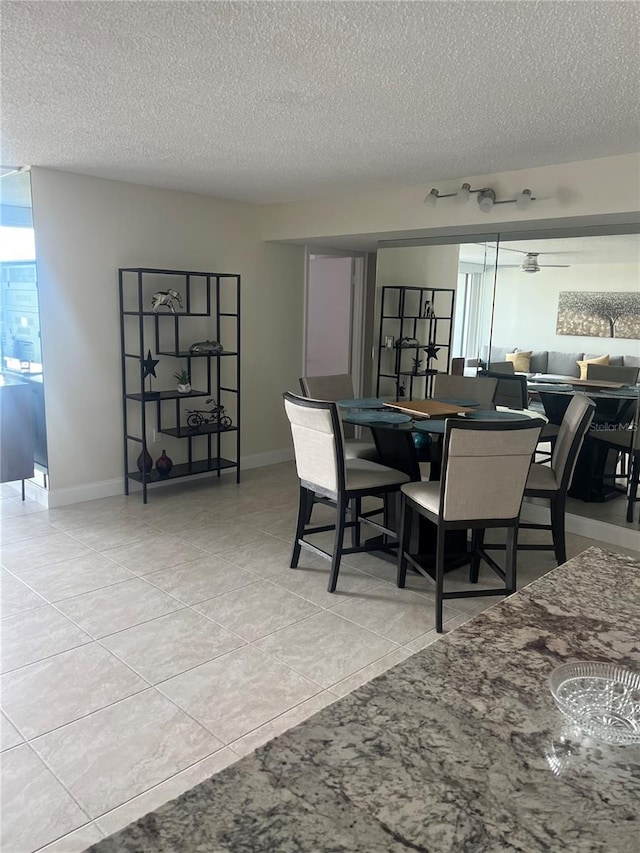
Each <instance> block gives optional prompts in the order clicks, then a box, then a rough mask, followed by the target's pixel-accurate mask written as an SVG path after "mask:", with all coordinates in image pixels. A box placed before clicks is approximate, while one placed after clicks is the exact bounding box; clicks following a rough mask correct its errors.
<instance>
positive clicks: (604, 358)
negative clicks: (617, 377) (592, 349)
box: [577, 355, 609, 379]
mask: <svg viewBox="0 0 640 853" xmlns="http://www.w3.org/2000/svg"><path fill="white" fill-rule="evenodd" d="M577 364H578V367H579V368H580V379H586V378H587V365H588V364H609V356H608V355H601V356H600V358H586V359H585V360H584V361H578V362H577Z"/></svg>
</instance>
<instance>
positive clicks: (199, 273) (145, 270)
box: [120, 267, 240, 278]
mask: <svg viewBox="0 0 640 853" xmlns="http://www.w3.org/2000/svg"><path fill="white" fill-rule="evenodd" d="M120 272H143V273H155V274H156V275H177V276H185V275H197V276H200V277H201V278H240V276H239V275H238V274H237V273H234V272H202V270H163V269H155V268H154V267H122V268H121V269H120Z"/></svg>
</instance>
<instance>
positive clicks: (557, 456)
mask: <svg viewBox="0 0 640 853" xmlns="http://www.w3.org/2000/svg"><path fill="white" fill-rule="evenodd" d="M595 409H596V406H595V403H594V402H593V400H590V399H589V398H588V397H587V396H586V395H585V394H574V395H573V397H572V398H571V402H570V403H569V405H568V407H567V410H566V412H565V414H564V417H563V419H562V423H561V424H560V429H559V430H558V436H557V438H556V440H555V444H554V446H553V453H552V456H551V465H550V466H548V465H541V464H539V463H536V464H535V465H532V466H531V470H530V471H529V476H528V477H527V485H526V487H525V491H524V494H525V497H530V498H545V499H547V500H548V501H549V511H550V514H551V524H528V523H527V524H525V523H523V524H521V527H524V528H528V529H530V530H550V531H551V536H552V540H553V544H552V545H521V546H520V547H521V549H523V550H527V551H551V550H552V551H555V555H556V559H557V561H558V565H560V564H561V563H564V562H566V559H567V546H566V541H565V525H564V516H565V504H566V500H567V491H568V490H569V486H570V485H571V480H572V478H573V472H574V471H575V468H576V462H577V461H578V454H579V453H580V449H581V448H582V444H583V442H584V439H585V436H586V434H587V432H588V430H589V427H590V426H591V422H592V421H593V415H594V412H595ZM492 547H493V546H492Z"/></svg>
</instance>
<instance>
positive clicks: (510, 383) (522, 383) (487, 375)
mask: <svg viewBox="0 0 640 853" xmlns="http://www.w3.org/2000/svg"><path fill="white" fill-rule="evenodd" d="M506 364H511V362H510V361H508V362H506ZM511 366H512V367H513V365H511ZM478 378H479V379H495V380H496V381H497V383H498V385H497V387H496V391H495V395H494V397H493V402H494V405H496V406H508V407H509V408H510V409H526V408H527V399H528V395H527V377H526V376H523V375H522V374H521V373H519V374H514V373H512V374H508V373H500V372H496V371H494V370H493V368H492V369H491V370H481V371H480V372H479V373H478Z"/></svg>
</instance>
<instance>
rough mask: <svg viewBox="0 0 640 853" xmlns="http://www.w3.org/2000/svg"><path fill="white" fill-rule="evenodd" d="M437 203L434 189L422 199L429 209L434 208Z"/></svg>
mask: <svg viewBox="0 0 640 853" xmlns="http://www.w3.org/2000/svg"><path fill="white" fill-rule="evenodd" d="M437 201H438V190H437V189H436V188H435V187H434V188H433V189H432V190H431V191H430V192H429V194H428V195H426V196H425V197H424V203H425V204H427V205H429V207H435V206H436V202H437Z"/></svg>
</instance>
